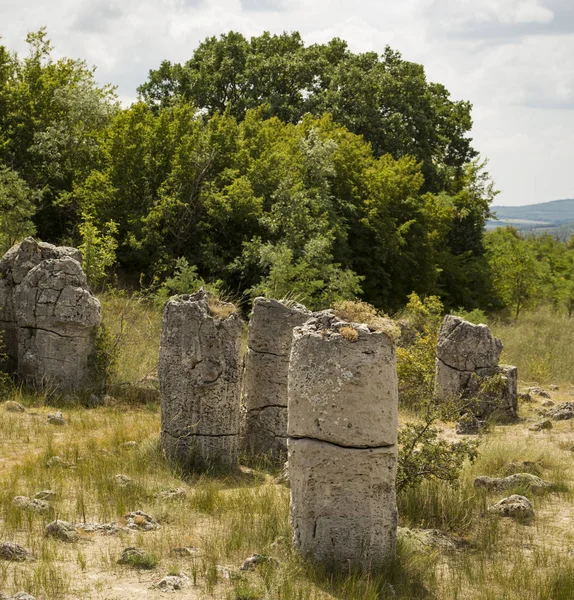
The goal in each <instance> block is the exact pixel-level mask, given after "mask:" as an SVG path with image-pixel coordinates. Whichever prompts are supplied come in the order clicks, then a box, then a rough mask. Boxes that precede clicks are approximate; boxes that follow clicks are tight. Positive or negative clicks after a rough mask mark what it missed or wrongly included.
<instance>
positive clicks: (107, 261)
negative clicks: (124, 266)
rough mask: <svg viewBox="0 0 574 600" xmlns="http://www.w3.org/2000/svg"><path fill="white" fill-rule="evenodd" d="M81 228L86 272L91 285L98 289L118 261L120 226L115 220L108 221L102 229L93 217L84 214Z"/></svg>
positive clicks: (81, 245) (81, 248) (82, 251)
mask: <svg viewBox="0 0 574 600" xmlns="http://www.w3.org/2000/svg"><path fill="white" fill-rule="evenodd" d="M79 230H80V235H81V237H82V243H81V244H80V247H79V250H80V252H81V253H82V261H83V264H82V266H83V269H84V273H85V274H86V277H87V279H88V283H89V284H90V286H91V287H92V288H94V289H96V288H97V287H98V286H99V285H100V284H101V283H102V282H103V281H104V279H105V277H106V271H107V270H108V269H109V268H110V267H111V266H112V265H113V264H114V263H115V262H116V249H117V247H118V242H117V240H116V237H115V236H116V235H117V234H118V226H117V225H116V223H114V221H108V222H107V223H106V224H105V225H104V228H103V230H102V231H100V230H99V229H98V227H97V226H96V224H95V223H94V220H93V218H92V217H91V216H90V215H87V214H83V215H82V222H81V223H80V225H79Z"/></svg>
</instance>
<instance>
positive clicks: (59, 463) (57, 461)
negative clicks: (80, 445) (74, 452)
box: [46, 456, 74, 469]
mask: <svg viewBox="0 0 574 600" xmlns="http://www.w3.org/2000/svg"><path fill="white" fill-rule="evenodd" d="M46 466H47V467H48V468H51V467H64V468H66V469H69V468H71V467H73V466H74V465H73V464H72V463H69V462H68V461H67V460H64V459H63V458H62V457H61V456H51V457H50V458H49V459H48V460H47V461H46Z"/></svg>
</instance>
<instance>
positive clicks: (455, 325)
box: [435, 315, 518, 420]
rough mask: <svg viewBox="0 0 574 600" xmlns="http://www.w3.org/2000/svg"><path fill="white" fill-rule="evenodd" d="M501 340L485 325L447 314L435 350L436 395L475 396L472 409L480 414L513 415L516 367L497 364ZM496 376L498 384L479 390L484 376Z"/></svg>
mask: <svg viewBox="0 0 574 600" xmlns="http://www.w3.org/2000/svg"><path fill="white" fill-rule="evenodd" d="M502 347H503V346H502V341H501V340H499V339H498V338H496V337H494V336H493V335H492V333H491V332H490V329H489V328H488V327H487V326H486V325H474V324H472V323H469V322H468V321H465V320H464V319H462V318H461V317H457V316H454V315H447V316H446V317H445V318H444V321H443V323H442V326H441V329H440V332H439V337H438V344H437V352H436V384H435V392H436V395H437V397H439V398H442V399H445V400H459V399H476V401H475V402H474V405H473V406H472V407H471V410H472V412H473V413H474V414H475V415H476V416H478V417H481V418H485V417H488V416H490V415H496V416H497V417H499V418H502V419H503V420H504V419H515V418H516V416H517V403H518V392H517V377H518V375H517V369H516V367H513V366H510V365H499V364H498V361H499V359H500V354H501V352H502ZM494 376H499V378H500V382H499V385H494V386H491V387H492V389H487V390H481V385H482V383H484V382H485V381H486V379H487V378H492V377H494Z"/></svg>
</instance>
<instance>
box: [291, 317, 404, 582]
mask: <svg viewBox="0 0 574 600" xmlns="http://www.w3.org/2000/svg"><path fill="white" fill-rule="evenodd" d="M288 393H289V421H288V434H289V441H288V446H289V477H290V481H291V523H292V527H293V543H294V545H295V547H296V548H297V549H298V550H299V551H300V552H301V554H302V555H303V556H304V557H307V558H311V559H313V560H315V561H318V562H321V563H325V564H329V565H331V566H333V567H335V568H359V569H366V570H370V569H376V568H378V567H380V566H381V565H383V564H384V563H385V562H386V561H387V560H388V559H389V558H391V557H392V556H393V554H394V552H395V540H396V528H397V508H396V495H395V479H396V462H397V428H398V423H397V412H398V386H397V371H396V361H395V347H394V342H393V340H392V339H391V338H390V337H389V336H388V335H387V334H386V333H383V332H379V331H371V330H370V329H369V328H368V327H367V326H366V325H360V324H356V323H345V322H341V321H338V320H337V318H336V317H333V316H328V315H325V316H322V317H320V318H315V319H311V320H309V321H308V322H307V323H305V324H304V325H303V326H301V327H297V328H295V330H294V332H293V344H292V349H291V360H290V365H289V392H288Z"/></svg>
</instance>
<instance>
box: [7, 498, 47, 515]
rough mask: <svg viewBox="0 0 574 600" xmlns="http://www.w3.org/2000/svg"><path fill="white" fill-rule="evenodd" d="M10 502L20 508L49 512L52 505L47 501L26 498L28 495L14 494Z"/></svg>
mask: <svg viewBox="0 0 574 600" xmlns="http://www.w3.org/2000/svg"><path fill="white" fill-rule="evenodd" d="M12 504H13V505H14V506H16V507H17V508H20V509H21V510H31V511H34V512H39V513H46V512H49V511H50V509H51V508H52V505H51V504H50V503H49V502H46V501H44V500H36V499H35V498H28V496H16V497H15V498H14V500H12Z"/></svg>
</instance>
